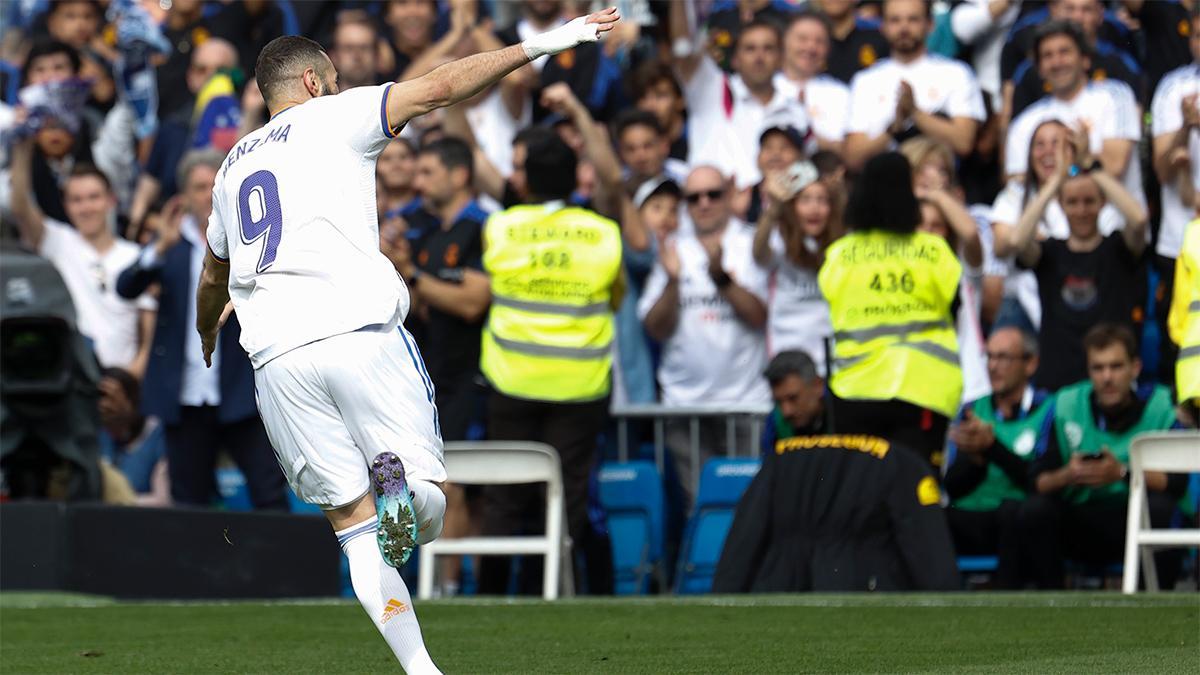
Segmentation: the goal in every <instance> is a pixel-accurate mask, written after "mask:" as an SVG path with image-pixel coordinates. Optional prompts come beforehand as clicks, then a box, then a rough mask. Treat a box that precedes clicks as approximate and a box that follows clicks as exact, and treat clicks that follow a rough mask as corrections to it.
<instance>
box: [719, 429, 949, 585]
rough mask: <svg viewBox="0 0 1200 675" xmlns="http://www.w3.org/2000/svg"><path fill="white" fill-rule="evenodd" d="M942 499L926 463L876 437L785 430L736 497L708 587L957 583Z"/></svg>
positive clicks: (911, 453)
mask: <svg viewBox="0 0 1200 675" xmlns="http://www.w3.org/2000/svg"><path fill="white" fill-rule="evenodd" d="M939 501H940V491H939V489H938V484H937V480H936V479H935V478H934V477H933V475H932V474H930V472H929V467H928V465H927V464H925V462H923V461H921V459H920V458H919V457H918V456H917V455H916V454H915V453H913V452H909V451H907V450H905V449H904V448H900V447H898V446H896V445H895V444H894V443H890V442H889V441H886V440H884V439H882V438H877V437H874V436H863V435H828V436H797V437H793V438H785V439H781V440H779V441H777V442H776V444H775V450H774V452H772V453H768V454H767V455H766V456H765V457H764V460H763V465H762V469H761V470H760V471H759V473H758V475H757V476H755V478H754V481H753V482H752V483H751V484H750V486H749V487H748V488H747V489H746V493H745V495H743V497H742V500H741V502H739V503H738V506H737V511H736V512H735V514H734V518H733V525H732V527H731V528H730V531H729V536H728V538H727V539H726V540H725V548H724V550H723V551H722V553H721V559H720V561H719V562H718V564H717V570H716V575H715V577H714V579H713V591H714V592H716V593H744V592H755V593H761V592H791V591H904V590H927V591H928V590H954V589H957V588H958V587H959V578H958V571H957V569H956V565H955V559H954V547H953V544H952V542H951V539H950V532H949V530H948V528H947V526H946V520H945V516H944V514H943V513H942V508H941V506H940V504H939Z"/></svg>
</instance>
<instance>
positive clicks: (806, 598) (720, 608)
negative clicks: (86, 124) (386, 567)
mask: <svg viewBox="0 0 1200 675" xmlns="http://www.w3.org/2000/svg"><path fill="white" fill-rule="evenodd" d="M417 612H418V614H419V616H420V618H421V625H422V627H423V629H424V633H425V638H426V642H427V644H428V645H429V650H430V652H431V653H432V654H433V657H434V659H435V661H437V663H438V665H439V666H440V667H441V668H442V669H443V670H445V671H446V672H447V673H500V672H510V673H535V672H546V673H591V672H596V673H675V672H679V673H734V672H740V673H802V672H819V673H827V672H906V673H907V672H953V673H964V672H980V673H996V672H1020V673H1051V672H1061V673H1100V672H1113V673H1117V672H1120V673H1130V672H1139V673H1176V672H1177V673H1197V672H1200V595H1196V594H1175V595H1142V596H1137V597H1131V598H1130V597H1124V596H1121V595H1117V594H1114V593H1071V594H1037V595H1031V594H988V593H973V594H951V595H854V596H848V595H837V596H830V595H787V596H753V597H720V596H713V597H702V598H694V599H692V598H647V599H630V600H625V599H597V600H592V599H579V600H566V601H560V602H557V603H543V602H536V601H526V600H518V601H503V600H492V601H488V600H471V599H462V600H449V601H440V602H429V603H419V604H418V607H417ZM398 671H399V668H398V666H397V665H396V663H395V662H394V661H393V659H392V656H391V653H390V652H389V651H388V649H387V647H386V646H385V645H384V642H383V640H382V639H381V638H380V637H379V635H378V634H377V633H376V632H375V629H374V628H372V626H371V624H370V623H369V622H368V621H367V619H366V617H365V616H364V615H363V612H362V609H360V608H359V607H358V605H356V604H353V603H352V602H343V601H330V602H304V601H297V602H275V603H271V602H245V603H228V604H221V603H114V602H111V601H107V600H104V599H98V598H87V597H79V596H56V595H45V594H41V595H38V594H5V595H0V672H3V673H268V672H270V673H284V672H286V673H369V672H398Z"/></svg>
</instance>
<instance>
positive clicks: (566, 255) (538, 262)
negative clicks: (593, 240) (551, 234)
mask: <svg viewBox="0 0 1200 675" xmlns="http://www.w3.org/2000/svg"><path fill="white" fill-rule="evenodd" d="M529 266H530V267H534V268H537V267H541V268H543V269H567V268H569V267H570V266H571V254H570V252H568V251H542V252H541V253H540V254H539V253H538V252H537V251H530V252H529Z"/></svg>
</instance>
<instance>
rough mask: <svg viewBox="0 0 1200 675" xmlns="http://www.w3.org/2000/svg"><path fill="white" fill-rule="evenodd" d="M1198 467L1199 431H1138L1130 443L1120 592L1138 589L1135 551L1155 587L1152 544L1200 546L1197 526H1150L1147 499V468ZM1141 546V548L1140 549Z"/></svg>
mask: <svg viewBox="0 0 1200 675" xmlns="http://www.w3.org/2000/svg"><path fill="white" fill-rule="evenodd" d="M1147 471H1163V472H1166V473H1192V472H1196V471H1200V432H1195V431H1160V432H1152V433H1144V434H1138V435H1137V436H1135V437H1134V439H1133V442H1132V443H1131V444H1130V447H1129V517H1128V520H1127V524H1126V527H1125V577H1124V579H1123V580H1122V583H1121V591H1122V592H1123V593H1127V594H1128V593H1134V592H1136V591H1137V582H1138V554H1139V552H1140V553H1141V564H1142V566H1143V567H1144V568H1145V569H1146V589H1147V590H1150V591H1157V590H1158V574H1157V573H1156V571H1155V569H1154V554H1153V553H1152V552H1151V550H1150V549H1151V547H1160V548H1161V547H1175V546H1200V529H1195V530H1182V529H1179V530H1152V529H1150V507H1149V505H1148V504H1147V502H1146V472H1147ZM1139 549H1140V551H1139Z"/></svg>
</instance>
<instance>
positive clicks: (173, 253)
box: [117, 150, 287, 509]
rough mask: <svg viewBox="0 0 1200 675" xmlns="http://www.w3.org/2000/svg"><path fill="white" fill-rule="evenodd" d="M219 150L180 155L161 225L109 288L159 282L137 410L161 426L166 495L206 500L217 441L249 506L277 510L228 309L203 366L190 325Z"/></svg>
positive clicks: (278, 496) (282, 503) (127, 293)
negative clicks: (238, 475) (176, 190)
mask: <svg viewBox="0 0 1200 675" xmlns="http://www.w3.org/2000/svg"><path fill="white" fill-rule="evenodd" d="M223 159H224V158H223V157H222V155H221V154H220V153H219V152H216V151H213V150H197V151H192V152H190V153H188V154H187V155H186V156H184V158H183V160H182V161H181V162H180V166H179V185H180V187H181V194H180V196H179V197H177V198H175V199H173V200H172V201H171V202H168V204H167V207H166V208H165V209H164V218H163V222H164V224H163V230H162V232H160V233H159V237H158V239H157V240H155V241H154V242H152V243H151V244H149V245H147V246H146V247H145V248H144V249H143V250H142V253H141V255H140V256H138V259H137V262H135V263H134V264H133V265H131V266H130V267H129V268H127V269H126V270H125V271H124V272H122V273H121V276H120V277H119V279H118V280H117V293H119V294H120V295H121V296H123V297H127V298H132V297H137V296H138V295H139V294H141V293H143V292H144V291H145V290H146V288H147V287H148V286H150V285H151V284H153V283H158V284H159V285H160V287H161V293H160V296H159V313H158V323H157V326H156V328H155V331H154V342H153V346H152V349H151V351H150V360H149V365H148V366H147V368H146V379H145V383H144V385H143V389H142V391H143V394H142V409H143V412H144V413H145V414H147V415H154V416H156V417H158V418H159V419H161V420H162V421H163V423H164V424H165V425H166V434H167V465H168V469H169V472H170V477H171V497H172V499H173V500H174V501H175V503H176V504H191V505H197V506H207V505H209V504H211V503H212V501H213V498H214V497H215V496H216V482H215V479H214V469H215V466H216V461H217V452H218V451H219V450H222V449H224V450H225V451H227V452H228V453H229V454H230V456H232V457H233V459H234V461H236V462H237V464H238V466H239V467H240V468H241V470H242V473H243V474H245V476H246V483H247V485H248V487H249V490H250V500H251V501H252V502H253V504H254V506H255V508H260V509H286V508H287V492H286V491H285V489H284V478H283V473H282V472H281V471H280V470H279V465H278V463H277V462H276V460H275V454H274V452H273V451H272V449H271V444H270V442H269V441H268V440H267V435H266V433H265V431H264V430H263V426H262V422H261V421H260V420H259V418H258V411H257V408H256V406H255V401H254V370H253V369H252V368H251V367H250V361H249V359H248V358H247V357H246V352H245V351H243V350H242V348H241V347H240V346H239V345H238V339H239V337H240V336H241V328H240V326H239V325H238V322H237V318H236V317H234V316H231V317H230V318H229V322H228V323H227V324H226V325H225V330H223V331H221V335H220V338H219V340H218V347H217V350H216V352H214V354H213V359H212V361H213V367H212V368H211V369H210V368H206V367H205V365H204V355H203V352H202V350H201V348H200V336H199V334H197V333H196V331H195V330H194V328H193V326H194V317H195V315H196V280H197V279H198V278H199V276H200V267H201V264H202V261H203V259H204V255H205V251H206V250H207V248H208V244H207V241H206V240H205V225H206V224H207V222H208V215H209V212H210V211H211V210H212V188H213V181H214V180H215V178H216V175H217V171H218V170H219V169H220V167H221V162H222V161H223Z"/></svg>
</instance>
